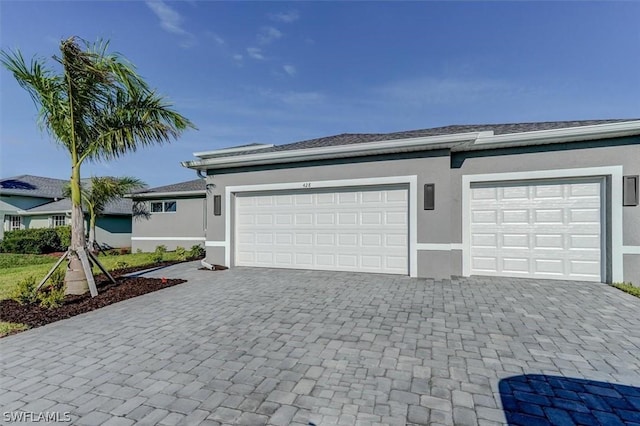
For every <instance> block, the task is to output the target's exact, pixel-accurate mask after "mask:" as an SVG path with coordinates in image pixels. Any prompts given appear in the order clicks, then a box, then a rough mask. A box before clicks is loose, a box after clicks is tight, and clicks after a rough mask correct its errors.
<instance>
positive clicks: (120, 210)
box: [0, 175, 132, 248]
mask: <svg viewBox="0 0 640 426" xmlns="http://www.w3.org/2000/svg"><path fill="white" fill-rule="evenodd" d="M87 181H88V179H87ZM67 182H68V181H66V180H62V179H53V178H47V177H41V176H31V175H22V176H16V177H12V178H5V179H0V214H1V215H2V223H3V225H4V226H3V228H2V234H0V236H2V235H4V232H5V231H11V230H15V229H30V228H53V227H56V226H63V225H69V224H70V223H71V200H69V199H68V198H64V196H63V191H64V186H65V185H66V184H67ZM131 212H132V202H131V200H129V199H118V200H116V201H114V202H111V203H109V204H107V206H106V208H105V211H104V214H103V215H101V216H99V217H98V219H97V221H96V240H97V241H98V243H99V244H100V245H101V246H103V247H108V248H111V247H129V246H130V245H131ZM85 228H86V229H87V232H88V221H85Z"/></svg>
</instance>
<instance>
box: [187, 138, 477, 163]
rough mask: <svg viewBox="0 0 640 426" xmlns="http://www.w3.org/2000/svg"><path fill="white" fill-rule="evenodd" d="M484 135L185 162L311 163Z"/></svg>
mask: <svg viewBox="0 0 640 426" xmlns="http://www.w3.org/2000/svg"><path fill="white" fill-rule="evenodd" d="M480 133H483V132H470V133H458V134H453V135H439V136H426V137H420V138H410V139H395V140H387V141H378V142H367V143H355V144H349V145H335V146H325V147H319V148H306V149H296V150H290V151H272V152H266V153H264V154H261V153H257V154H249V155H238V156H233V157H220V158H209V159H206V160H201V161H183V162H182V165H183V166H184V167H188V168H191V169H206V168H214V167H216V166H218V167H236V166H238V165H249V164H250V163H253V164H258V163H260V162H269V161H273V160H275V161H278V162H290V161H309V160H315V159H322V158H323V157H326V156H328V155H340V154H358V155H368V154H379V153H380V152H381V151H385V150H389V149H394V150H399V151H400V150H402V149H407V148H413V149H415V148H420V147H425V148H428V147H430V146H432V145H437V144H447V143H456V142H467V141H474V140H476V138H477V137H478V136H479V135H480Z"/></svg>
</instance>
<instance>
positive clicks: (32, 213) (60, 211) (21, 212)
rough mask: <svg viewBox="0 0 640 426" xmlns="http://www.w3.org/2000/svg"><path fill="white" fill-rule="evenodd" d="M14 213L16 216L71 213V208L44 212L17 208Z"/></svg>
mask: <svg viewBox="0 0 640 426" xmlns="http://www.w3.org/2000/svg"><path fill="white" fill-rule="evenodd" d="M15 214H16V215H17V216H48V215H56V214H71V210H51V211H46V212H43V211H40V212H30V211H28V210H18V211H17V212H16V213H15Z"/></svg>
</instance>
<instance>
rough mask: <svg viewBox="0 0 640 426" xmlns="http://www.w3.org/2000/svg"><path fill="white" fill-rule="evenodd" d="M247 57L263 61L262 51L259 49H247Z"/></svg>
mask: <svg viewBox="0 0 640 426" xmlns="http://www.w3.org/2000/svg"><path fill="white" fill-rule="evenodd" d="M247 55H249V56H250V57H251V58H253V59H258V60H260V61H262V60H264V55H263V54H262V49H260V48H259V47H247Z"/></svg>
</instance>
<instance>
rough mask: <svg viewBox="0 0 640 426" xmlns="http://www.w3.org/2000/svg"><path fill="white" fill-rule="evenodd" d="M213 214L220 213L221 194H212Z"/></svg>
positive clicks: (217, 214) (218, 214)
mask: <svg viewBox="0 0 640 426" xmlns="http://www.w3.org/2000/svg"><path fill="white" fill-rule="evenodd" d="M213 215H214V216H220V215H222V195H214V196H213Z"/></svg>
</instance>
